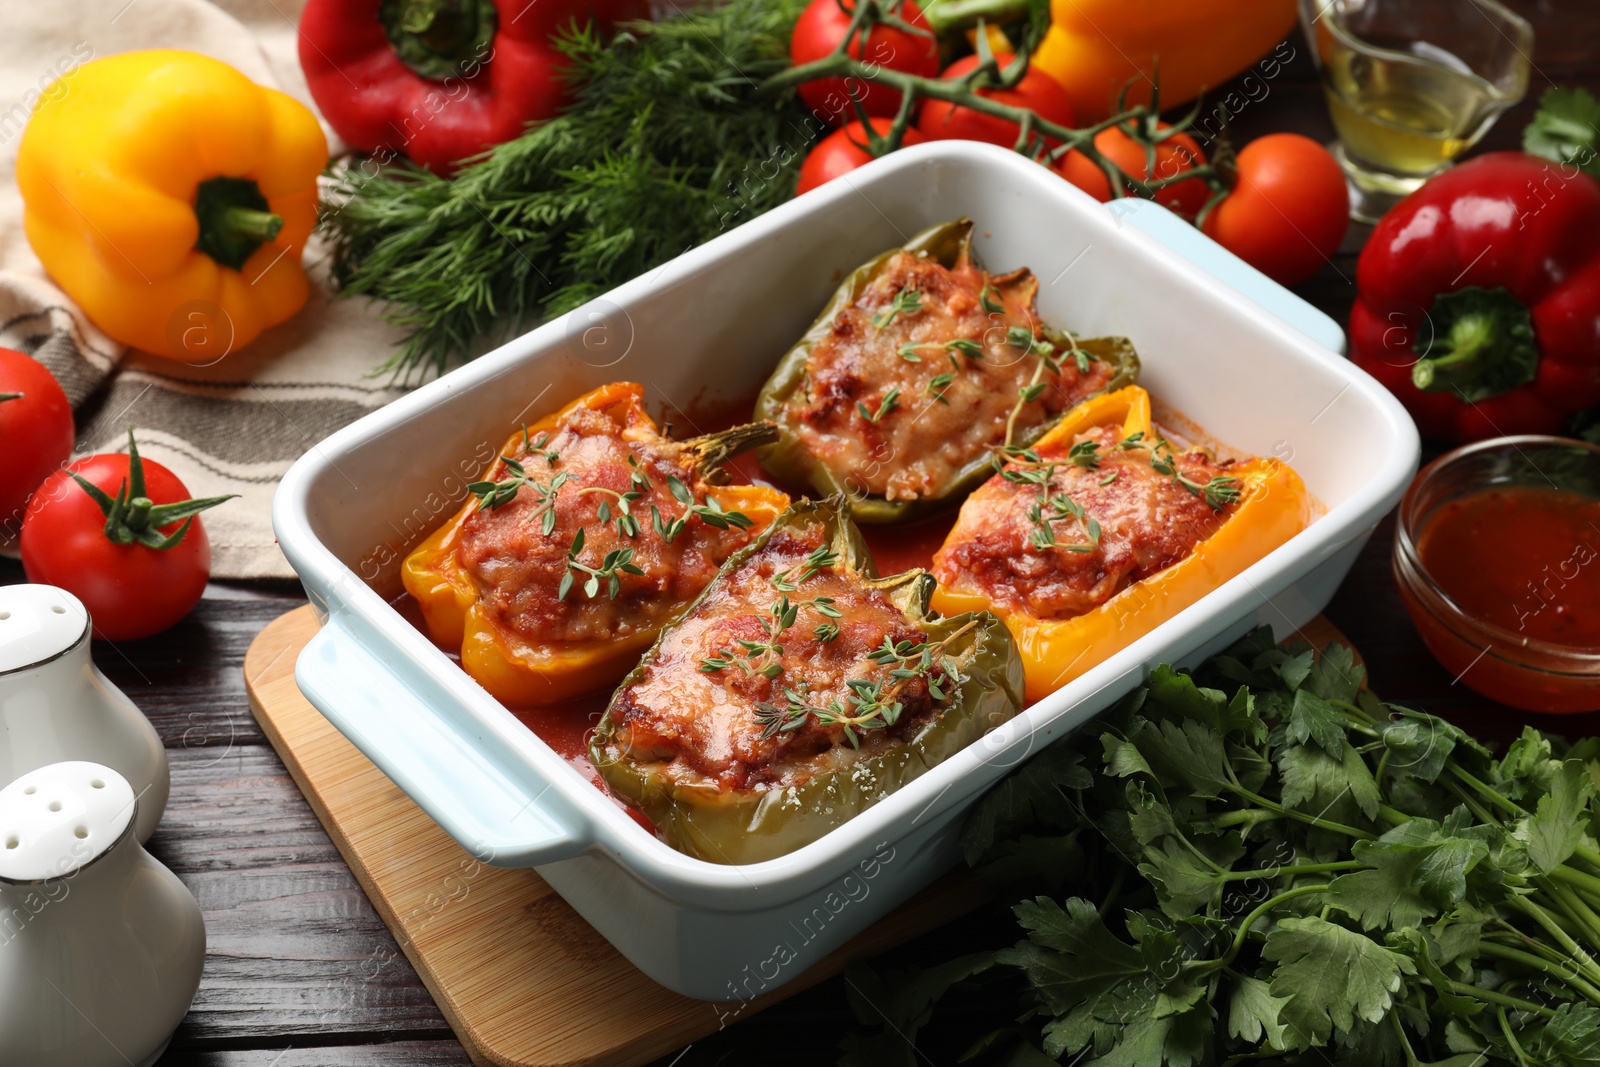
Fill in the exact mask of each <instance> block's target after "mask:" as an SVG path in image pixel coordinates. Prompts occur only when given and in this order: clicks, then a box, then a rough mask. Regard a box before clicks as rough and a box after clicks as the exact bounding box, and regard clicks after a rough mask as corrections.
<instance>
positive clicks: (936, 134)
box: [917, 53, 1078, 148]
mask: <svg viewBox="0 0 1600 1067" xmlns="http://www.w3.org/2000/svg"><path fill="white" fill-rule="evenodd" d="M995 59H997V60H999V61H1000V66H1001V67H1002V68H1004V67H1005V65H1006V64H1007V63H1010V62H1011V57H1010V56H1008V55H1005V54H1003V53H997V54H996V55H995ZM977 66H978V57H977V56H976V55H970V56H966V57H963V58H961V59H958V60H956V61H955V62H954V63H952V64H950V65H949V66H948V67H946V68H945V71H944V73H943V74H941V75H940V78H941V79H943V80H944V81H955V80H956V79H958V78H963V77H965V76H967V75H968V74H970V73H972V71H973V70H975V69H976V68H977ZM978 95H979V96H981V97H983V98H984V99H986V100H993V101H994V102H995V103H997V104H1009V105H1011V106H1012V107H1025V108H1029V109H1031V110H1033V111H1034V112H1035V113H1036V114H1038V115H1039V117H1040V118H1044V119H1049V120H1050V121H1051V122H1054V123H1056V124H1057V125H1060V126H1071V125H1072V124H1073V123H1075V122H1076V121H1077V120H1078V117H1077V114H1076V112H1074V111H1073V108H1072V98H1071V97H1069V96H1068V95H1067V91H1066V90H1065V89H1063V88H1061V83H1060V82H1058V81H1056V80H1055V79H1054V78H1052V77H1050V75H1048V74H1046V73H1045V72H1044V71H1042V70H1040V69H1039V68H1037V67H1029V68H1028V71H1027V73H1026V74H1024V75H1023V76H1022V80H1021V81H1019V82H1018V83H1017V84H1016V86H1015V87H1014V88H1011V89H980V90H978ZM917 129H919V130H921V131H922V135H923V136H924V137H926V138H928V139H929V140H932V141H939V140H961V141H987V142H988V143H989V144H997V145H999V146H1000V147H1001V148H1010V147H1012V146H1013V145H1015V144H1016V143H1017V135H1018V134H1019V133H1021V132H1022V131H1021V129H1020V128H1019V127H1018V126H1017V124H1016V123H1015V122H1007V121H1006V120H1005V119H998V118H995V117H994V116H993V115H985V114H983V113H981V112H978V111H974V110H972V109H971V108H970V107H962V106H960V105H959V104H952V103H950V102H948V101H946V100H924V101H923V103H922V115H921V117H920V118H918V120H917ZM1047 140H1049V142H1050V143H1051V144H1059V143H1060V142H1058V141H1056V140H1054V139H1048V138H1047Z"/></svg>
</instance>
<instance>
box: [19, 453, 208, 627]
mask: <svg viewBox="0 0 1600 1067" xmlns="http://www.w3.org/2000/svg"><path fill="white" fill-rule="evenodd" d="M231 499H232V497H226V496H218V497H208V498H206V499H204V500H191V499H189V491H188V490H187V489H186V488H184V485H183V483H182V482H181V481H179V480H178V477H177V475H175V474H173V473H172V472H171V471H169V470H167V468H165V467H163V466H162V465H161V464H159V463H156V462H153V461H151V460H142V459H140V457H139V450H138V447H137V446H136V445H134V443H133V435H132V434H129V435H128V454H127V455H122V454H121V453H111V454H107V455H97V456H90V457H88V458H87V459H80V460H78V461H77V462H76V463H73V464H71V465H70V466H68V467H66V468H64V469H62V470H58V471H56V472H55V473H54V474H52V475H50V477H48V478H46V479H45V481H44V484H43V485H41V486H39V488H38V490H37V491H36V492H35V493H34V494H33V499H31V500H29V501H28V510H27V515H26V517H25V518H24V519H23V521H22V566H23V569H24V570H25V571H27V574H28V580H29V581H30V582H39V583H41V584H44V585H56V586H60V587H61V588H62V589H65V590H67V592H69V593H71V594H73V595H74V596H76V597H77V598H78V599H79V600H81V601H83V603H84V606H85V607H87V608H88V609H89V615H90V617H91V618H92V619H93V620H94V633H95V636H96V637H101V638H106V639H108V640H112V641H123V640H129V639H132V638H138V637H148V636H150V635H151V634H155V633H160V632H161V631H162V630H165V629H167V628H168V627H169V626H172V625H173V624H174V623H176V622H177V621H178V620H180V619H182V618H183V617H184V616H185V615H187V614H189V612H190V610H191V609H193V607H194V606H195V604H197V603H198V602H199V600H200V594H201V593H202V592H204V591H205V587H206V580H207V579H208V578H209V577H210V576H211V542H210V541H209V540H208V539H207V538H206V531H205V527H204V526H202V525H201V524H200V520H199V519H198V518H197V517H196V516H198V515H199V513H200V512H201V511H204V510H205V509H206V508H210V507H214V506H216V505H217V504H220V503H222V502H223V501H224V500H231Z"/></svg>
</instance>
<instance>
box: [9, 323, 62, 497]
mask: <svg viewBox="0 0 1600 1067" xmlns="http://www.w3.org/2000/svg"><path fill="white" fill-rule="evenodd" d="M0 396H9V397H10V398H11V399H9V400H0V456H4V457H5V459H4V460H0V524H4V523H7V522H13V521H20V520H21V518H22V506H23V505H24V504H26V503H27V502H28V495H29V494H30V493H32V492H33V491H34V490H35V489H37V488H39V483H40V482H42V481H44V480H45V478H47V477H48V476H49V475H50V472H51V471H54V470H58V469H59V468H60V467H61V465H62V464H63V463H65V462H66V461H67V457H68V456H70V455H71V454H72V440H73V433H72V405H70V404H68V403H67V394H66V393H64V392H62V391H61V386H60V385H59V384H58V383H57V382H56V380H55V378H54V376H52V375H51V373H50V372H49V371H47V370H45V369H44V366H43V365H42V364H40V363H39V361H38V360H36V359H34V358H33V357H32V356H29V355H25V354H24V353H21V352H17V351H15V350H13V349H10V348H0Z"/></svg>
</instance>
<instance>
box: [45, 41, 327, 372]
mask: <svg viewBox="0 0 1600 1067" xmlns="http://www.w3.org/2000/svg"><path fill="white" fill-rule="evenodd" d="M62 84H63V88H64V91H62V92H60V93H46V94H45V95H44V96H43V97H41V98H40V100H39V103H38V105H37V107H36V108H35V110H34V114H33V117H32V119H31V120H30V121H29V122H28V125H27V127H26V128H25V129H24V131H23V135H22V143H21V145H20V146H19V148H18V153H17V186H18V188H19V189H20V190H21V192H22V200H23V226H24V229H25V231H26V233H27V235H28V243H29V244H31V245H32V246H33V251H34V253H35V254H36V255H37V256H38V257H39V259H40V261H41V262H42V263H43V264H44V267H45V270H47V271H49V272H50V276H51V277H52V278H53V279H54V280H55V282H56V284H58V285H59V286H61V288H62V289H64V290H65V291H66V293H67V295H68V296H70V297H71V298H72V299H73V300H74V301H76V302H77V304H78V306H79V307H81V308H82V309H83V311H84V313H85V314H86V315H88V316H89V319H90V320H91V321H92V322H93V323H94V324H95V325H96V326H98V327H100V328H101V329H102V330H104V331H105V332H106V333H107V334H109V335H110V336H111V337H113V338H115V339H116V340H118V341H121V342H123V343H124V344H128V345H132V346H134V347H136V348H140V349H143V350H144V351H147V352H152V353H154V354H156V355H159V356H166V357H168V358H170V359H177V360H183V361H184V362H189V363H210V362H214V361H215V360H217V359H219V358H221V357H222V356H224V355H226V354H227V353H228V352H229V351H232V350H234V349H237V348H239V347H241V346H242V345H245V344H248V343H249V342H250V341H251V340H253V339H254V338H255V337H256V336H257V335H258V334H259V333H260V332H261V331H262V330H263V329H265V328H266V327H268V326H272V325H275V324H277V323H279V322H282V321H284V320H285V319H287V318H289V317H290V316H291V315H293V314H294V313H295V312H296V311H298V310H299V309H300V307H301V305H303V304H304V303H305V301H306V295H307V292H308V287H307V283H306V277H305V272H304V271H303V270H302V269H301V266H300V253H301V249H302V248H303V247H304V246H305V243H306V239H307V238H308V237H309V236H310V235H311V228H312V226H313V225H315V223H316V217H317V175H319V174H320V173H321V172H322V169H323V168H324V167H325V166H326V165H327V162H328V144H327V140H326V138H324V137H323V135H322V128H321V127H320V126H318V125H317V120H316V118H315V117H314V116H313V115H312V114H311V112H310V111H309V110H307V109H306V108H305V107H304V106H303V105H301V104H299V103H297V102H296V101H295V100H293V99H292V98H290V97H288V96H285V95H284V94H283V93H280V92H278V91H276V90H274V89H268V88H265V87H263V86H260V85H257V84H255V83H254V82H252V81H251V80H250V79H249V78H246V77H245V76H244V75H243V74H241V73H239V72H238V71H237V70H235V69H233V68H232V67H230V66H228V65H227V64H226V63H221V62H218V61H217V60H215V59H210V58H208V57H206V56H202V55H199V54H197V53H194V52H179V51H169V50H151V51H144V52H125V53H122V54H120V55H114V56H107V57H105V58H103V59H96V60H94V61H92V62H89V63H85V64H84V65H83V66H81V67H79V68H78V69H77V70H75V71H73V72H72V73H70V74H68V75H67V76H66V77H65V78H64V79H63V82H62Z"/></svg>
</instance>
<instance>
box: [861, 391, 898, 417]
mask: <svg viewBox="0 0 1600 1067" xmlns="http://www.w3.org/2000/svg"><path fill="white" fill-rule="evenodd" d="M899 406H900V387H899V386H898V385H897V386H894V387H893V388H892V389H890V390H889V391H888V392H887V393H884V394H883V399H881V400H879V401H878V410H877V411H873V410H871V409H870V408H868V407H867V405H866V404H863V403H862V402H861V401H859V400H857V401H856V412H857V413H858V414H859V415H860V416H861V417H862V418H863V419H866V420H867V421H868V422H870V423H872V424H874V425H876V424H877V423H878V421H879V420H880V419H882V418H883V417H884V416H885V415H887V414H889V412H891V411H893V410H894V409H895V408H897V407H899Z"/></svg>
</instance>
